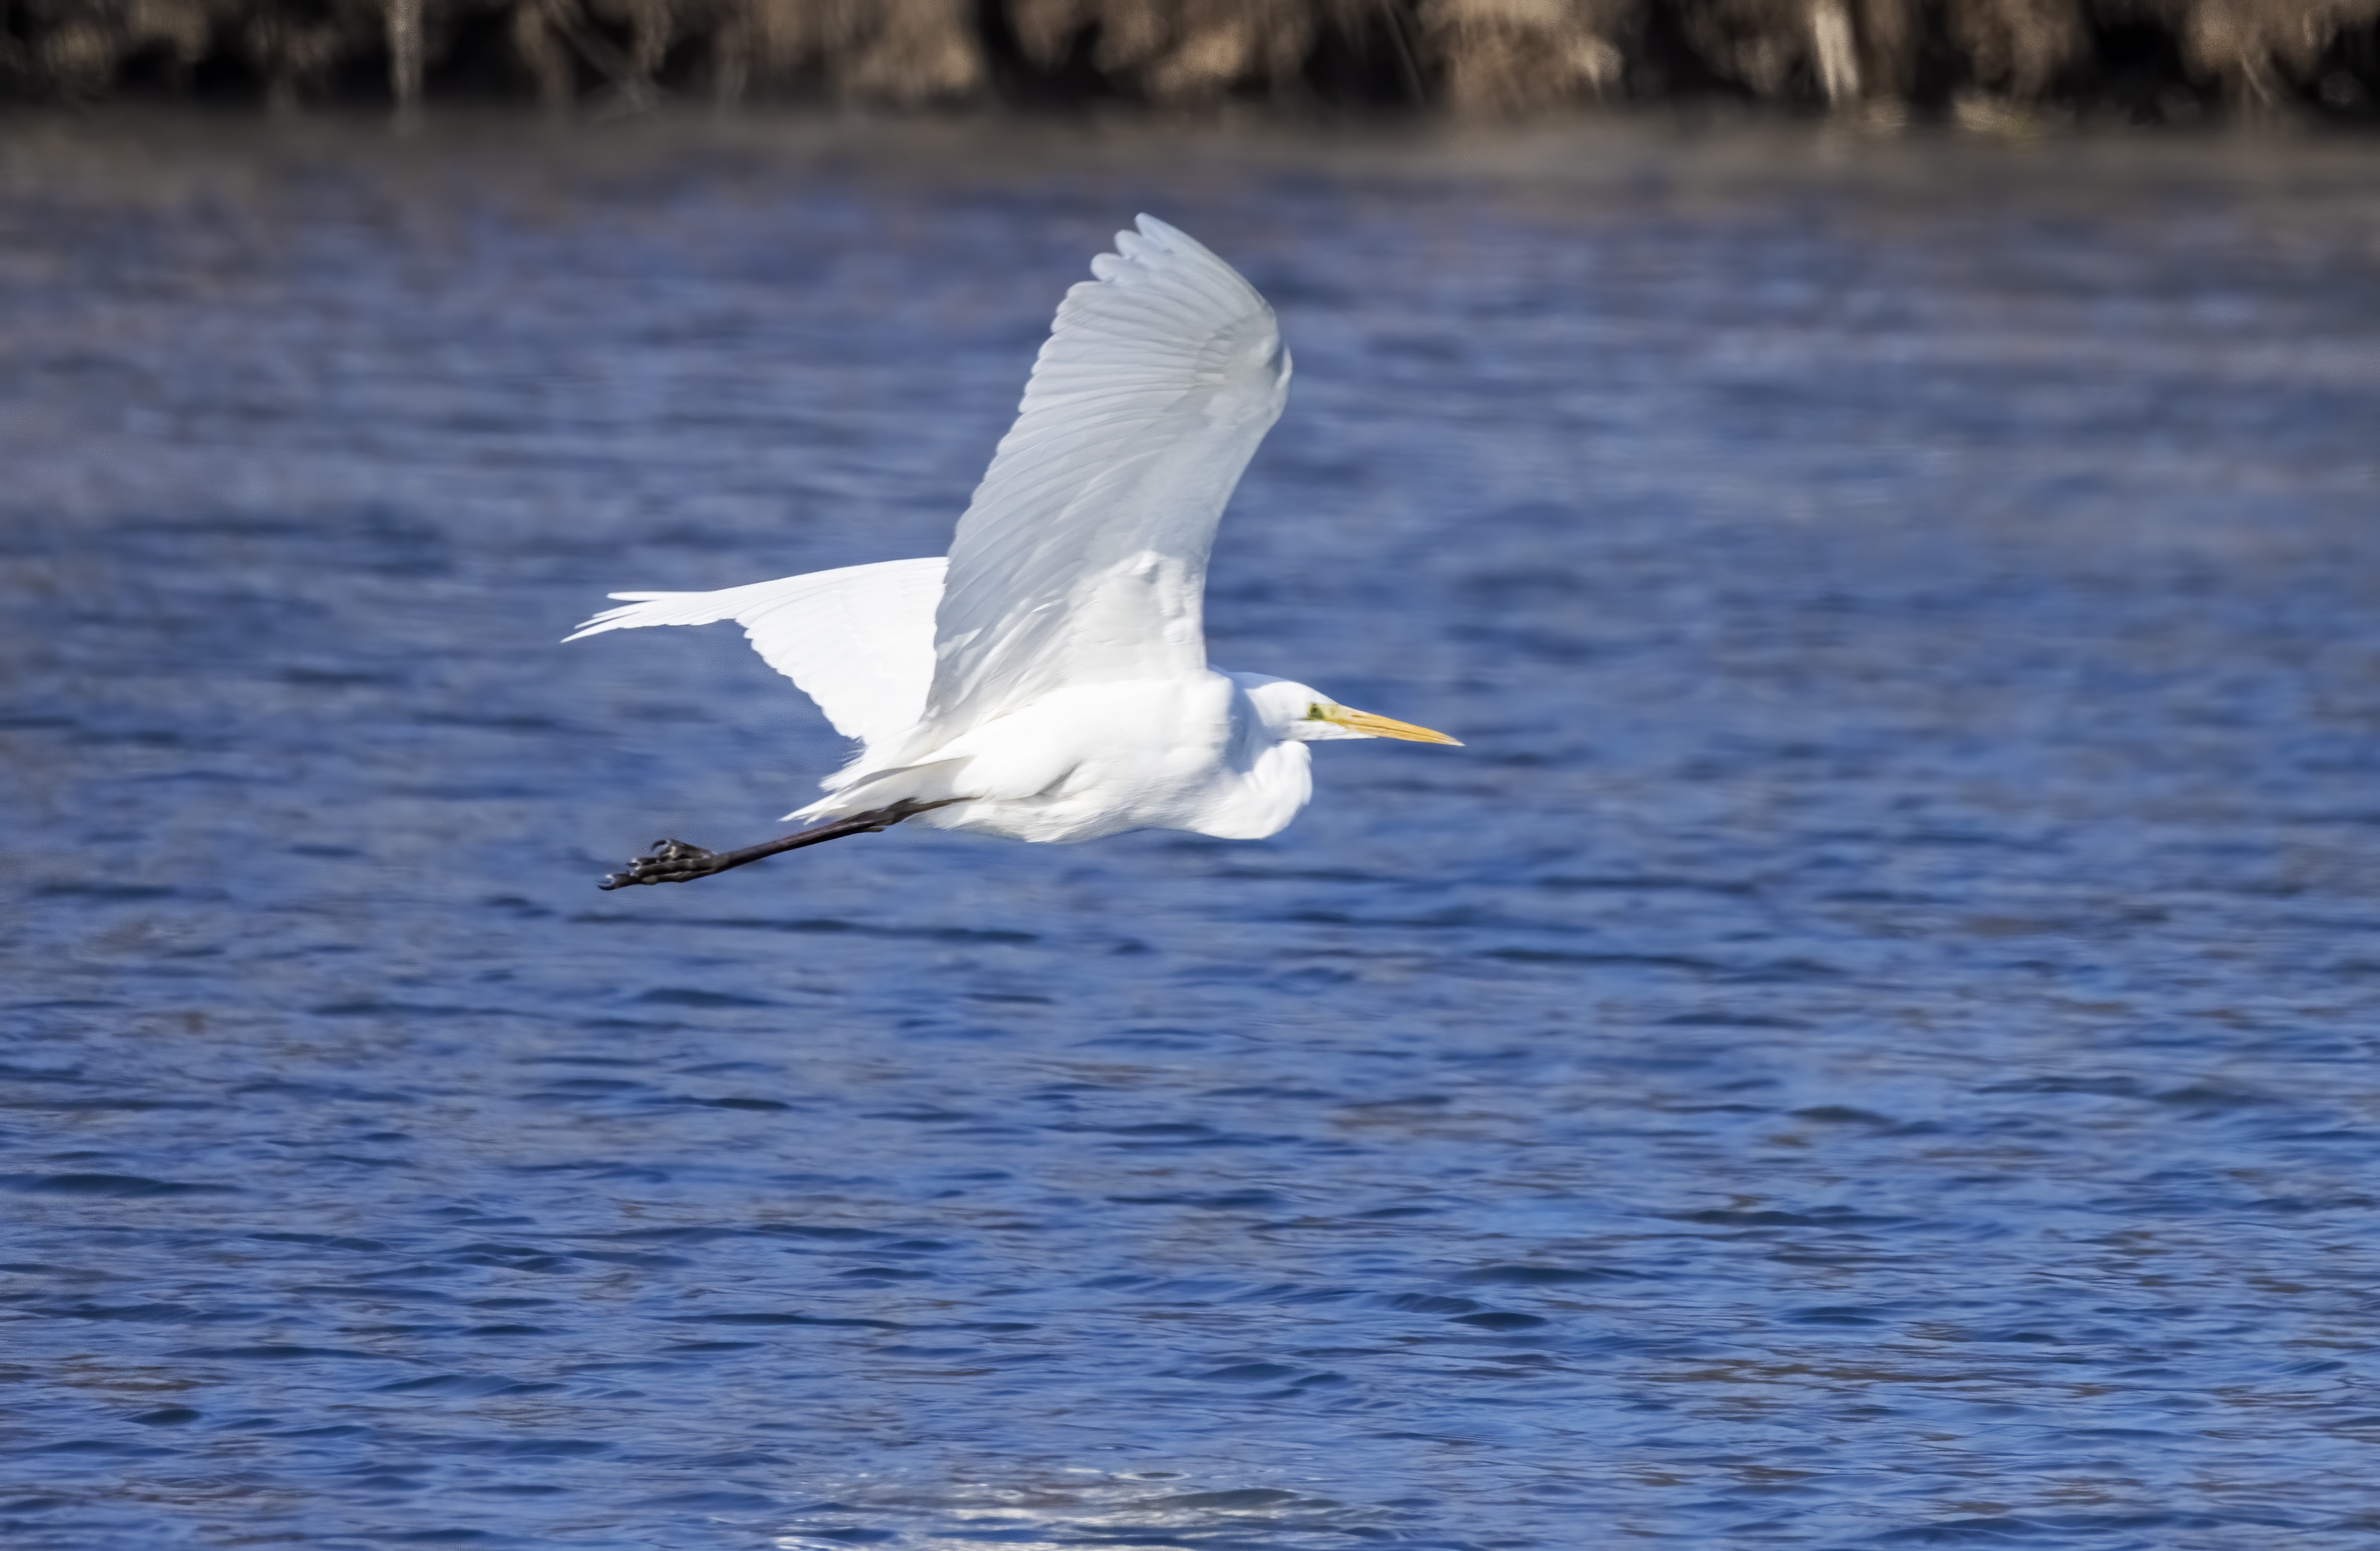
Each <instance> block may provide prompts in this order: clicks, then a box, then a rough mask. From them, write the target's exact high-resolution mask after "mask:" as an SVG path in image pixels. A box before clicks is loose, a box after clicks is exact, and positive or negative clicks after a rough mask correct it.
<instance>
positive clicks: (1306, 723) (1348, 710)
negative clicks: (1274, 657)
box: [1232, 673, 1463, 749]
mask: <svg viewBox="0 0 2380 1551" xmlns="http://www.w3.org/2000/svg"><path fill="white" fill-rule="evenodd" d="M1232 678H1233V681H1235V682H1236V683H1237V684H1238V685H1239V686H1240V690H1241V691H1242V692H1243V693H1245V695H1246V696H1247V697H1248V703H1249V704H1250V705H1252V706H1254V707H1255V708H1256V713H1257V719H1258V720H1260V721H1261V722H1262V723H1263V724H1264V727H1265V730H1266V731H1267V732H1269V733H1270V734H1272V736H1273V737H1274V739H1277V740H1279V741H1281V742H1283V743H1323V742H1328V741H1329V740H1330V739H1336V738H1401V739H1404V740H1405V741H1407V742H1409V743H1451V744H1453V745H1454V746H1455V747H1456V748H1458V749H1459V748H1461V747H1462V746H1463V745H1462V741H1461V740H1460V739H1452V738H1449V737H1447V736H1446V734H1444V733H1442V732H1432V731H1431V730H1430V729H1429V728H1427V727H1415V726H1414V725H1413V724H1412V723H1411V722H1400V721H1396V720H1393V719H1392V718H1390V717H1387V716H1375V715H1374V714H1371V713H1370V712H1368V711H1357V710H1355V709H1354V708H1353V707H1352V706H1345V705H1342V704H1340V703H1339V702H1337V701H1335V700H1332V699H1331V698H1330V696H1329V695H1326V694H1324V693H1323V692H1322V691H1321V690H1318V689H1316V688H1314V687H1313V686H1312V685H1310V684H1299V683H1295V682H1293V681H1292V680H1290V679H1287V678H1266V677H1264V676H1263V675H1262V674H1256V673H1235V674H1233V675H1232Z"/></svg>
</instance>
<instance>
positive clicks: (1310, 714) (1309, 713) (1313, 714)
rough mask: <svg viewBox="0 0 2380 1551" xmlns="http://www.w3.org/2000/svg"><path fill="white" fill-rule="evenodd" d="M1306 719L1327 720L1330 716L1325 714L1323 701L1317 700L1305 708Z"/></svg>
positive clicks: (1310, 720)
mask: <svg viewBox="0 0 2380 1551" xmlns="http://www.w3.org/2000/svg"><path fill="white" fill-rule="evenodd" d="M1305 719H1306V720H1307V721H1309V722H1327V721H1329V720H1330V717H1329V716H1327V715H1325V714H1323V711H1322V702H1320V701H1316V702H1314V703H1313V704H1312V705H1309V706H1307V707H1306V708H1305Z"/></svg>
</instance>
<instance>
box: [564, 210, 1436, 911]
mask: <svg viewBox="0 0 2380 1551" xmlns="http://www.w3.org/2000/svg"><path fill="white" fill-rule="evenodd" d="M1116 246H1117V251H1116V253H1114V254H1111V255H1102V256H1101V257H1100V258H1099V259H1098V260H1096V261H1094V263H1093V264H1092V271H1093V273H1094V275H1097V276H1098V278H1097V279H1096V280H1095V281H1091V282H1087V283H1085V284H1082V285H1079V286H1076V287H1075V288H1074V289H1073V290H1072V291H1070V292H1068V293H1067V298H1066V301H1065V303H1064V305H1063V306H1062V307H1061V308H1060V309H1059V312H1058V320H1057V324H1056V325H1055V326H1054V327H1053V329H1052V330H1051V333H1050V340H1049V343H1048V344H1047V345H1045V346H1044V347H1043V348H1042V351H1041V356H1040V359H1039V360H1038V362H1037V363H1036V364H1035V367H1034V371H1033V376H1032V380H1031V382H1030V383H1029V384H1028V385H1027V386H1026V393H1025V402H1024V405H1023V407H1022V409H1021V411H1020V413H1019V415H1018V418H1017V421H1016V424H1015V426H1014V428H1013V429H1012V430H1011V431H1010V432H1009V434H1007V436H1006V437H1004V438H1002V442H1001V445H1000V449H999V451H998V453H997V454H996V455H995V456H994V457H993V459H992V464H991V468H990V470H989V471H988V472H987V473H986V474H985V476H984V480H983V482H982V484H981V485H980V486H978V487H977V491H976V495H975V499H974V501H973V503H972V504H971V505H970V506H969V507H968V508H967V511H966V514H965V516H964V517H963V518H961V519H960V521H959V527H958V532H957V534H956V536H955V537H954V539H953V543H952V545H951V553H950V555H949V556H948V557H947V558H946V559H942V558H932V559H920V560H895V561H887V562H882V563H880V564H877V565H872V566H853V567H847V568H844V569H842V570H836V571H820V572H816V573H812V574H810V575H807V576H799V577H787V578H784V579H782V580H776V581H764V582H756V583H752V584H750V585H747V586H744V587H733V588H729V589H726V590H725V591H723V592H620V593H614V594H613V596H614V597H615V598H619V599H623V600H625V606H623V607H620V608H615V609H612V610H610V611H608V612H606V613H604V614H601V615H598V616H597V617H595V618H593V619H590V620H589V621H588V622H587V624H586V625H585V626H583V627H581V629H580V630H579V632H578V636H585V635H594V634H598V633H601V632H602V631H605V630H612V629H627V628H634V627H637V626H645V625H696V624H708V623H710V622H713V621H716V620H722V619H734V620H735V621H737V622H738V623H739V624H741V625H743V626H744V628H745V633H746V635H747V637H748V638H749V639H750V640H751V641H752V644H753V645H754V647H755V648H757V649H758V650H759V653H760V654H761V655H762V656H763V657H764V658H766V659H767V660H768V662H769V664H770V666H773V667H775V668H776V669H778V670H779V671H780V672H782V673H783V674H784V675H786V677H788V678H792V679H793V680H794V681H795V684H796V685H798V686H799V687H800V688H801V689H802V690H804V691H805V692H807V694H808V695H809V696H810V697H811V699H813V700H815V701H816V702H818V704H819V707H820V710H822V711H823V712H825V713H826V715H827V718H828V720H829V721H831V722H832V723H833V724H834V726H835V727H836V729H837V730H838V731H841V732H843V733H844V734H845V735H847V736H849V737H852V738H856V739H859V741H860V743H861V749H860V751H859V753H858V755H857V756H856V758H855V759H854V760H853V761H852V762H851V763H849V764H847V765H845V766H844V768H843V769H842V770H841V771H838V772H837V773H836V774H835V775H832V776H830V777H829V778H828V779H827V781H826V783H825V785H826V788H827V791H828V795H827V796H826V797H825V798H823V799H821V800H819V801H817V802H813V803H811V804H810V805H809V806H807V807H806V808H803V809H800V810H798V811H797V812H795V813H793V814H790V815H788V816H789V817H794V818H800V819H806V820H810V821H813V824H814V825H815V827H813V828H811V829H808V830H805V831H804V832H802V834H800V835H796V836H793V837H787V838H786V839H785V840H782V841H776V842H771V843H770V844H769V845H767V846H762V847H754V848H751V849H749V850H748V851H745V852H734V853H729V854H728V856H727V857H715V856H713V854H712V853H710V852H705V851H698V850H697V849H694V848H691V847H684V846H681V845H679V844H678V843H677V842H674V841H671V842H664V843H663V847H662V849H660V850H658V851H656V852H655V854H654V855H653V856H651V857H647V858H643V859H639V861H637V862H633V863H631V864H630V868H629V871H628V872H627V873H623V874H620V875H618V876H617V877H616V878H615V879H614V880H613V881H612V882H611V883H607V885H606V886H607V887H609V886H616V885H618V884H621V883H649V882H674V881H680V880H682V879H683V878H688V877H698V876H702V875H705V874H706V873H710V872H715V871H720V870H722V869H723V868H724V867H727V866H735V865H740V864H741V863H742V862H743V861H752V860H757V859H758V857H759V856H761V855H767V854H772V853H773V852H774V851H775V850H780V849H793V848H794V847H795V846H797V845H806V844H809V843H811V842H812V841H813V840H815V839H824V838H830V837H832V836H834V835H841V834H851V833H857V832H859V831H861V830H865V829H870V828H882V827H884V826H885V825H886V824H895V823H899V822H901V821H902V820H904V819H908V818H913V817H914V818H916V819H917V820H918V821H919V822H921V823H924V824H931V825H933V826H934V827H937V828H942V829H965V830H973V831H976V832H977V833H981V834H988V835H999V836H1004V837H1009V838H1012V839H1018V840H1032V841H1044V842H1049V841H1074V840H1090V839H1096V838H1099V837H1101V836H1107V835H1115V834H1120V833H1122V832H1123V831H1124V830H1128V829H1147V828H1156V829H1180V830H1188V831H1192V832H1194V833H1196V834H1201V835H1211V836H1216V837H1222V838H1227V839H1257V838H1261V837H1264V836H1268V835H1271V834H1273V833H1275V832H1276V831H1278V830H1280V829H1281V827H1282V826H1284V825H1285V824H1288V823H1289V822H1290V820H1291V819H1293V818H1294V817H1295V816H1296V814H1297V812H1298V810H1300V809H1301V808H1303V807H1304V806H1305V802H1306V800H1307V799H1308V798H1309V797H1310V796H1311V795H1312V790H1313V782H1312V772H1311V766H1310V759H1309V754H1308V751H1307V750H1306V747H1305V745H1306V744H1308V743H1310V742H1318V741H1323V740H1327V739H1342V738H1382V737H1385V738H1403V739H1414V740H1418V741H1425V742H1439V743H1451V742H1453V741H1454V740H1453V739H1451V738H1447V737H1445V736H1444V735H1443V734H1440V733H1434V732H1430V731H1429V730H1427V728H1423V727H1411V726H1408V725H1407V724H1405V723H1403V722H1393V721H1390V720H1389V719H1388V718H1386V717H1381V716H1373V715H1369V714H1366V713H1363V712H1357V711H1351V710H1349V709H1348V708H1346V707H1344V706H1342V705H1340V704H1338V703H1337V702H1335V701H1332V700H1330V698H1329V697H1327V696H1325V695H1323V694H1321V693H1320V692H1319V691H1318V690H1312V689H1309V688H1307V687H1306V686H1305V685H1303V684H1297V683H1293V682H1290V681H1288V680H1283V679H1277V678H1266V677H1264V676H1262V675H1255V674H1233V673H1226V672H1222V671H1220V670H1217V669H1214V668H1210V667H1209V666H1208V664H1207V657H1206V637H1205V630H1204V625H1203V620H1202V617H1201V609H1202V604H1203V597H1204V593H1205V590H1206V572H1207V555H1208V549H1209V547H1210V546H1211V544H1212V543H1213V540H1214V532H1215V525H1216V522H1217V520H1218V519H1220V517H1221V515H1222V509H1223V505H1224V503H1225V502H1226V501H1227V500H1228V499H1229V498H1230V496H1231V493H1232V489H1233V486H1234V485H1235V484H1237V483H1238V482H1239V477H1240V473H1241V471H1242V470H1244V469H1245V467H1246V466H1247V461H1248V459H1249V458H1250V457H1252V456H1253V455H1254V454H1255V452H1256V448H1257V443H1258V442H1260V441H1261V440H1262V439H1263V436H1264V434H1265V432H1266V431H1267V430H1268V429H1269V428H1270V427H1271V425H1272V423H1273V421H1275V420H1276V419H1278V418H1279V417H1280V414H1281V405H1282V402H1283V400H1284V398H1285V396H1286V393H1287V388H1288V384H1289V373H1290V363H1289V356H1288V352H1287V351H1286V350H1284V349H1283V348H1281V336H1280V332H1279V329H1278V328H1277V326H1276V325H1275V324H1274V321H1273V314H1272V309H1271V308H1270V307H1269V306H1267V305H1266V304H1265V301H1264V299H1263V298H1262V297H1260V296H1258V295H1257V293H1256V291H1255V289H1254V288H1253V287H1250V286H1249V285H1248V283H1247V282H1246V281H1245V280H1243V279H1241V278H1240V276H1239V275H1236V274H1235V273H1233V270H1232V269H1231V268H1230V266H1229V265H1227V264H1225V263H1223V262H1222V261H1221V260H1220V259H1218V258H1217V257H1215V255H1214V254H1212V253H1210V252H1208V250H1206V249H1204V248H1202V247H1200V246H1199V245H1198V244H1197V243H1196V242H1194V241H1192V240H1191V239H1190V238H1188V237H1186V236H1184V234H1183V233H1181V232H1179V231H1176V230H1175V229H1174V228H1172V226H1166V225H1165V224H1164V223H1163V222H1160V221H1156V220H1153V219H1152V218H1150V217H1148V216H1146V215H1144V216H1142V217H1141V218H1140V221H1139V230H1138V231H1137V232H1124V233H1121V234H1119V235H1118V237H1117V239H1116ZM578 636H573V637H572V638H571V639H572V640H577V639H578ZM731 858H732V860H731ZM706 859H707V860H706Z"/></svg>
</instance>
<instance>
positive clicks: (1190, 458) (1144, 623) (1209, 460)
mask: <svg viewBox="0 0 2380 1551" xmlns="http://www.w3.org/2000/svg"><path fill="white" fill-rule="evenodd" d="M1138 225H1139V230H1138V231H1137V232H1121V233H1118V234H1117V237H1116V251H1115V252H1114V253H1112V254H1102V255H1100V256H1099V258H1097V259H1095V260H1093V261H1092V263H1091V273H1092V274H1093V275H1097V276H1098V278H1097V279H1095V280H1089V281H1085V282H1084V283H1082V284H1080V285H1078V286H1075V287H1074V288H1073V289H1071V290H1069V291H1068V292H1067V293H1066V299H1065V301H1064V303H1063V304H1062V306H1061V307H1060V308H1059V309H1058V318H1057V322H1056V323H1055V324H1054V325H1052V327H1051V330H1050V338H1049V341H1048V343H1046V344H1044V345H1043V346H1042V348H1041V354H1040V358H1039V360H1037V361H1036V362H1035V363H1034V367H1033V376H1032V380H1031V381H1030V382H1029V383H1027V384H1026V389H1025V399H1024V403H1023V404H1022V406H1021V407H1020V409H1019V411H1018V415H1017V420H1016V424H1015V426H1014V428H1013V429H1011V430H1010V432H1009V433H1008V434H1007V435H1006V436H1005V437H1003V438H1002V441H1001V444H1000V449H999V451H998V452H997V453H995V454H994V455H993V458H992V460H991V467H990V470H987V471H986V473H985V474H984V477H983V482H982V483H981V484H979V485H978V486H977V487H976V493H975V499H974V500H973V502H972V503H971V504H970V505H969V506H968V507H967V510H966V515H965V516H964V517H962V518H960V519H959V526H958V532H957V535H956V536H955V537H954V538H953V541H952V543H951V555H950V562H951V568H950V576H949V579H948V581H947V584H946V586H945V587H944V590H943V593H942V602H941V608H940V610H939V611H938V612H937V614H936V616H935V620H934V629H935V641H934V647H935V658H936V661H935V666H934V683H933V688H932V690H930V691H929V695H928V697H927V702H926V714H925V716H924V718H923V720H922V721H921V722H920V723H919V725H918V727H917V730H916V732H915V734H914V735H913V736H912V737H911V739H909V741H908V743H907V744H906V745H905V750H904V753H905V756H906V757H912V758H914V757H917V755H919V754H921V753H923V752H925V751H929V750H930V749H931V748H933V747H934V746H935V745H937V744H939V743H941V742H945V741H947V740H949V739H952V738H954V737H956V736H958V735H959V734H961V733H964V732H965V731H967V730H968V729H970V728H972V727H979V726H981V725H983V724H984V723H986V722H988V721H990V720H992V719H993V718H994V717H997V716H999V715H1001V714H1003V713H1005V712H1009V711H1013V710H1015V709H1016V708H1018V707H1020V706H1023V705H1026V704H1029V703H1031V702H1033V701H1035V700H1036V699H1038V698H1039V697H1040V696H1042V695H1045V694H1047V693H1049V692H1050V691H1051V690H1057V689H1061V688H1063V687H1066V686H1070V685H1080V684H1093V683H1112V682H1117V681H1120V680H1125V679H1165V678H1179V677H1181V676H1183V675H1185V674H1195V673H1196V672H1198V671H1199V670H1201V669H1203V668H1204V667H1205V666H1207V648H1206V637H1205V630H1204V620H1203V617H1202V601H1203V598H1204V595H1205V592H1206V583H1207V554H1208V550H1209V548H1211V547H1212V545H1213V543H1214V539H1215V525H1216V523H1217V521H1218V520H1220V518H1221V517H1222V514H1223V504H1224V503H1225V502H1226V501H1227V500H1229V499H1230V498H1231V494H1232V489H1233V486H1234V485H1236V484H1237V483H1238V482H1239V479H1240V473H1241V471H1242V470H1245V468H1246V467H1247V463H1248V459H1249V458H1252V457H1254V456H1255V454H1256V450H1257V444H1258V443H1259V442H1261V441H1262V440H1263V439H1264V434H1265V433H1266V432H1267V431H1268V430H1269V429H1270V428H1271V426H1272V423H1273V421H1276V420H1278V419H1280V418H1281V405H1282V403H1283V401H1284V399H1285V398H1286V397H1287V394H1288V389H1289V372H1290V362H1289V356H1288V353H1287V352H1286V351H1285V350H1283V349H1282V348H1281V331H1280V329H1279V327H1278V326H1277V325H1276V324H1275V323H1274V321H1273V312H1272V309H1271V308H1270V307H1269V306H1268V305H1267V304H1266V302H1265V299H1264V298H1262V297H1261V296H1258V295H1257V292H1256V289H1255V287H1252V286H1250V285H1249V284H1248V283H1247V282H1246V281H1245V280H1243V279H1241V278H1240V276H1239V275H1237V274H1236V273H1235V272H1234V271H1233V269H1232V267H1231V266H1230V265H1229V264H1226V263H1223V261H1222V260H1220V259H1219V258H1217V257H1216V256H1215V255H1214V254H1213V253H1210V252H1208V250H1206V249H1205V248H1203V247H1201V246H1200V245H1199V244H1198V243H1196V242H1195V241H1193V240H1192V239H1191V238H1189V237H1188V236H1187V235H1185V234H1184V233H1183V232H1180V231H1177V230H1176V229H1175V228H1173V227H1172V226H1167V225H1166V224H1165V223H1164V222H1162V221H1160V220H1157V219H1155V218H1153V217H1151V216H1147V215H1143V216H1141V217H1140V219H1139V223H1138Z"/></svg>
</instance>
